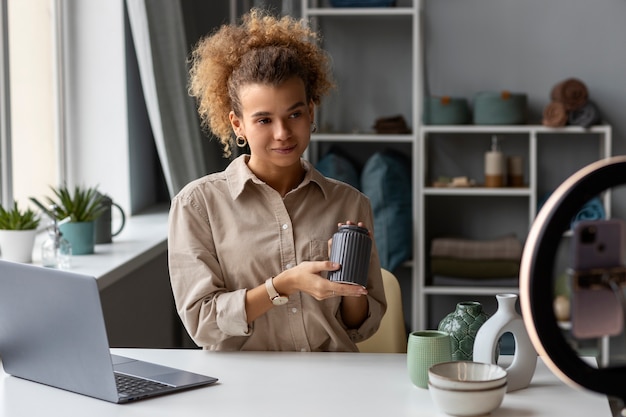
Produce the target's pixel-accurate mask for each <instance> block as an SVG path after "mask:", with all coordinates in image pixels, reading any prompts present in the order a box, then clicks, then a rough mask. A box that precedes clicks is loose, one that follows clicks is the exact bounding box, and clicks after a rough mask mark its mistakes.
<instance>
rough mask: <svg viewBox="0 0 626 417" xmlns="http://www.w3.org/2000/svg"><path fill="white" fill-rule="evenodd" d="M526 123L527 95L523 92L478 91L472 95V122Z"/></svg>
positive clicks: (485, 123)
mask: <svg viewBox="0 0 626 417" xmlns="http://www.w3.org/2000/svg"><path fill="white" fill-rule="evenodd" d="M526 123H528V97H527V95H526V94H523V93H511V92H509V91H501V92H490V91H485V92H480V93H476V95H475V96H474V124H477V125H519V124H526Z"/></svg>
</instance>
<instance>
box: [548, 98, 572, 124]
mask: <svg viewBox="0 0 626 417" xmlns="http://www.w3.org/2000/svg"><path fill="white" fill-rule="evenodd" d="M567 117H568V114H567V110H565V105H564V104H563V103H561V102H560V101H551V102H550V103H548V105H547V106H546V107H545V108H544V109H543V121H542V124H543V125H544V126H549V127H561V126H565V125H566V124H567Z"/></svg>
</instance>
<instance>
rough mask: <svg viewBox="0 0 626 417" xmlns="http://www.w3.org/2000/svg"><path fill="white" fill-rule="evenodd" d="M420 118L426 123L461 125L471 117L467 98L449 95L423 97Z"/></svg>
mask: <svg viewBox="0 0 626 417" xmlns="http://www.w3.org/2000/svg"><path fill="white" fill-rule="evenodd" d="M422 118H423V122H424V124H427V125H463V124H468V123H470V122H471V119H472V118H471V114H470V109H469V104H468V103H467V100H466V99H464V98H454V97H449V96H441V97H436V96H430V97H426V98H424V113H423V115H422Z"/></svg>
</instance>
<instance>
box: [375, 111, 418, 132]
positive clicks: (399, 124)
mask: <svg viewBox="0 0 626 417" xmlns="http://www.w3.org/2000/svg"><path fill="white" fill-rule="evenodd" d="M374 130H375V131H376V133H379V134H394V135H399V134H406V133H411V129H409V127H408V125H407V124H406V120H404V117H403V116H402V115H398V116H391V117H381V118H379V119H376V122H375V123H374Z"/></svg>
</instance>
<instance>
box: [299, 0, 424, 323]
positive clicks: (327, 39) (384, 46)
mask: <svg viewBox="0 0 626 417" xmlns="http://www.w3.org/2000/svg"><path fill="white" fill-rule="evenodd" d="M301 11H302V17H303V18H304V19H306V20H307V21H309V22H310V24H311V25H312V26H314V27H315V28H316V29H318V30H320V32H321V34H322V43H323V46H324V48H325V49H326V50H327V51H328V52H329V53H330V54H331V57H332V59H333V73H334V76H335V79H336V81H337V90H336V92H335V94H334V95H332V96H331V97H330V98H329V99H327V100H325V101H324V102H323V103H322V105H321V106H320V108H319V109H317V111H316V119H317V120H316V121H317V125H318V127H319V131H318V132H319V133H315V134H313V135H312V143H311V146H310V147H309V153H308V158H309V159H310V160H311V161H313V162H315V161H317V160H318V159H319V158H320V157H322V156H323V154H324V152H325V151H327V150H329V148H330V147H331V146H336V145H339V146H340V147H341V148H342V149H343V150H345V151H347V152H349V153H350V154H351V155H353V156H354V158H355V159H356V160H359V162H364V160H365V159H367V157H369V156H371V154H372V153H373V152H374V151H376V150H379V151H383V150H385V148H387V147H392V148H395V149H397V150H400V151H401V152H403V153H405V154H406V155H407V156H408V157H409V158H410V159H411V166H412V173H411V177H412V178H411V180H412V184H413V199H414V201H415V200H416V197H417V195H418V194H417V184H418V181H417V176H418V164H417V158H418V156H417V154H418V135H419V128H420V123H421V113H422V109H421V105H422V84H423V83H422V73H421V60H422V55H421V51H422V45H421V36H420V32H421V23H420V16H421V14H420V11H421V0H397V1H396V6H395V7H371V8H368V7H341V8H340V7H337V8H335V7H332V5H331V4H330V2H329V1H328V0H302V7H301ZM398 114H400V115H402V116H403V117H404V118H405V120H406V123H407V125H408V126H409V128H410V130H411V133H408V134H378V133H375V132H374V131H373V128H372V127H371V126H372V125H373V124H374V122H375V120H376V119H377V118H380V117H388V116H394V115H398ZM417 215H418V211H417V207H416V205H415V204H414V205H413V225H412V227H413V231H414V232H413V236H414V238H413V241H414V242H417V231H418V229H417V227H416V225H417ZM413 246H414V248H413V259H415V257H416V256H417V248H416V245H415V244H414V245H413ZM399 269H402V271H401V276H398V278H400V280H401V285H403V284H404V285H403V293H404V301H405V306H404V307H405V315H406V317H407V320H410V311H411V309H412V308H413V307H412V306H413V304H414V301H415V297H414V294H415V287H414V286H413V283H414V282H415V278H414V277H415V276H416V274H417V270H416V268H415V263H414V262H412V261H410V262H407V263H406V264H405V265H403V266H402V267H400V268H399ZM396 273H398V271H396ZM405 275H406V277H405ZM403 278H405V279H404V281H403ZM409 325H410V326H413V325H414V323H409Z"/></svg>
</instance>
